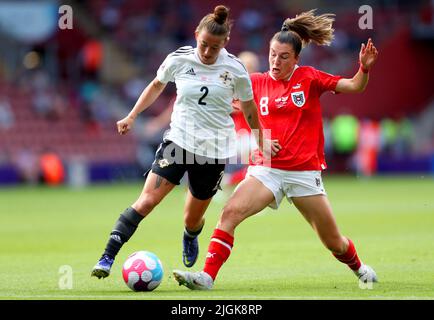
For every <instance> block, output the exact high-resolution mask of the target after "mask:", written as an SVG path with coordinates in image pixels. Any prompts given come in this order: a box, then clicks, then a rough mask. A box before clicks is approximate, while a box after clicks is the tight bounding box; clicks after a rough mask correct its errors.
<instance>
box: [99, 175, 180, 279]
mask: <svg viewBox="0 0 434 320" xmlns="http://www.w3.org/2000/svg"><path fill="white" fill-rule="evenodd" d="M174 186H175V184H173V183H170V182H169V181H167V180H166V179H165V178H163V177H161V176H159V175H157V174H155V173H153V172H150V173H149V174H148V176H147V178H146V181H145V185H144V187H143V190H142V192H141V194H140V196H139V198H138V199H137V200H136V201H135V202H134V203H133V204H132V205H131V206H130V207H128V208H127V209H125V211H124V212H123V213H122V214H121V215H120V216H119V218H118V220H117V221H116V223H115V225H114V227H113V230H112V231H111V233H110V237H109V240H108V241H107V244H106V248H105V250H104V253H103V255H102V257H101V258H100V260H99V261H98V263H97V264H96V265H95V267H94V268H93V270H92V273H91V275H92V276H95V277H98V278H105V277H107V276H109V274H110V269H111V266H112V264H113V262H114V259H115V257H116V255H117V254H118V252H119V250H120V249H121V248H122V246H123V245H124V244H125V243H126V242H127V241H128V240H129V239H130V238H131V236H132V235H133V234H134V232H135V231H136V230H137V227H138V225H139V223H140V222H141V221H142V219H143V218H144V217H146V216H147V215H148V214H149V213H150V212H151V211H152V210H153V209H154V207H155V206H156V205H158V204H159V203H160V201H161V200H162V199H163V198H164V197H165V196H166V195H167V194H168V193H169V192H170V191H171V190H172V189H173V187H174Z"/></svg>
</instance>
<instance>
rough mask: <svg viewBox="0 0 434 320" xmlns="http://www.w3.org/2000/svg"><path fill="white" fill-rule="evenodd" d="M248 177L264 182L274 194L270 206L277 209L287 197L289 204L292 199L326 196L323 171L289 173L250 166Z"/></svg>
mask: <svg viewBox="0 0 434 320" xmlns="http://www.w3.org/2000/svg"><path fill="white" fill-rule="evenodd" d="M246 176H252V177H255V178H256V179H258V180H259V181H261V182H262V184H263V185H264V186H266V187H267V188H268V189H270V191H271V192H272V193H273V194H274V199H275V201H273V202H272V203H270V204H269V205H268V206H269V207H270V208H273V209H277V208H278V207H279V205H280V203H281V202H282V200H283V197H284V196H286V198H287V199H288V201H289V203H292V201H291V197H304V196H312V195H316V194H324V195H325V194H326V192H325V189H324V185H323V183H322V179H321V171H287V170H281V169H275V168H270V167H264V166H249V168H248V170H247V175H246Z"/></svg>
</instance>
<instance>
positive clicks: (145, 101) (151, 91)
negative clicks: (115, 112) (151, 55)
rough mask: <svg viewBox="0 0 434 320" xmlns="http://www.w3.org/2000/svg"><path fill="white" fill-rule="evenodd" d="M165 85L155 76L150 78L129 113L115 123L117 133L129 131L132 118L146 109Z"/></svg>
mask: <svg viewBox="0 0 434 320" xmlns="http://www.w3.org/2000/svg"><path fill="white" fill-rule="evenodd" d="M165 87H166V84H164V83H161V82H160V81H158V80H157V78H155V79H154V80H152V82H151V83H150V84H149V85H148V86H147V87H146V88H145V90H143V92H142V94H141V95H140V97H139V99H138V100H137V102H136V104H135V105H134V107H133V109H132V110H131V111H130V113H129V114H128V115H127V116H126V117H125V118H123V119H122V120H119V121H118V122H117V123H116V125H117V128H118V132H119V134H126V133H127V132H128V131H130V129H131V127H132V125H133V123H134V120H135V119H136V118H137V116H138V115H139V113H140V112H142V111H143V110H145V109H147V108H148V107H149V106H150V105H151V104H152V103H153V102H154V101H155V100H157V98H158V97H159V96H160V94H161V92H163V90H164V88H165Z"/></svg>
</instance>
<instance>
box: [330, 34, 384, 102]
mask: <svg viewBox="0 0 434 320" xmlns="http://www.w3.org/2000/svg"><path fill="white" fill-rule="evenodd" d="M377 57H378V51H377V48H375V46H374V43H373V42H372V40H371V39H370V38H369V40H368V43H367V44H366V45H365V44H364V43H362V46H361V48H360V53H359V63H360V68H359V70H358V71H357V73H356V74H355V75H354V77H353V78H351V79H345V78H343V79H340V80H339V81H338V83H337V85H336V90H335V91H336V92H342V93H357V92H363V91H364V90H365V88H366V85H367V84H368V80H369V71H370V70H371V68H372V66H373V65H374V64H375V62H376V61H377Z"/></svg>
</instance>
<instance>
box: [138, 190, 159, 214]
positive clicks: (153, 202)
mask: <svg viewBox="0 0 434 320" xmlns="http://www.w3.org/2000/svg"><path fill="white" fill-rule="evenodd" d="M160 201H161V200H160V199H159V198H158V197H155V196H153V195H151V194H143V195H141V196H140V198H139V199H137V201H136V202H135V203H134V204H133V208H134V209H135V210H136V211H138V212H139V213H140V214H141V215H143V216H146V215H147V214H148V213H150V212H151V211H152V210H153V209H154V208H155V207H156V206H157V205H158V204H159V203H160Z"/></svg>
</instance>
